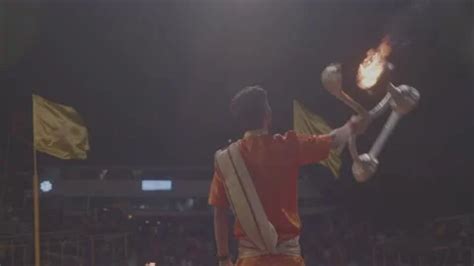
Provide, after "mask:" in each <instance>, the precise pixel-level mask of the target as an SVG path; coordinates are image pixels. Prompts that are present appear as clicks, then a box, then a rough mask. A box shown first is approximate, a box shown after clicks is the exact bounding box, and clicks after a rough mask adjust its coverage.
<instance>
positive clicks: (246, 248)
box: [209, 86, 366, 266]
mask: <svg viewBox="0 0 474 266" xmlns="http://www.w3.org/2000/svg"><path fill="white" fill-rule="evenodd" d="M231 111H232V114H233V115H234V116H235V118H237V119H238V120H239V122H240V123H241V125H242V127H243V129H244V131H245V134H244V136H243V138H242V139H241V140H239V141H237V142H235V143H233V144H231V145H230V146H229V147H228V148H226V149H224V150H220V151H218V152H217V153H216V168H215V173H214V177H213V180H212V184H211V188H210V195H209V204H210V205H212V206H214V231H215V238H216V243H217V256H218V260H219V265H220V266H230V265H233V264H232V262H231V260H230V258H229V248H228V232H229V217H228V216H227V210H228V209H229V208H231V209H232V210H233V212H234V215H235V216H236V223H235V226H234V235H235V237H236V238H237V239H238V240H239V258H238V261H237V264H236V265H237V266H254V265H255V266H266V265H268V266H270V265H271V266H280V265H281V266H293V265H294V266H302V265H304V261H303V258H302V257H301V256H300V247H299V241H298V237H299V234H300V230H301V221H300V217H299V212H298V192H297V185H298V182H297V181H298V172H299V168H300V167H301V166H303V165H306V164H312V163H316V162H319V161H321V160H324V159H326V157H327V156H328V155H329V152H330V150H331V149H334V148H340V147H343V146H344V145H345V143H346V141H347V139H348V138H349V136H350V135H351V134H352V133H360V132H361V131H363V130H364V126H365V125H366V123H365V122H366V121H364V120H363V119H361V118H359V117H353V118H352V119H351V120H350V121H349V122H348V123H346V124H345V125H344V126H342V127H340V128H338V129H335V130H334V131H332V132H331V133H330V134H328V135H322V136H315V135H298V134H296V133H295V132H293V131H288V132H286V134H284V135H270V134H269V133H268V130H269V127H270V124H271V108H270V105H269V103H268V100H267V93H266V91H265V90H264V89H262V88H260V87H258V86H252V87H247V88H244V89H243V90H241V91H240V92H239V93H237V95H236V96H235V97H234V98H233V99H232V103H231Z"/></svg>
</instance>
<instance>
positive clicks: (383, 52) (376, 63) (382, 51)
mask: <svg viewBox="0 0 474 266" xmlns="http://www.w3.org/2000/svg"><path fill="white" fill-rule="evenodd" d="M391 51H392V48H391V47H390V44H389V40H388V38H384V39H383V40H382V43H380V45H379V47H377V49H370V50H369V51H368V52H367V57H366V58H365V59H364V61H363V62H362V63H361V64H360V65H359V70H358V71H357V85H358V86H359V88H361V89H365V90H367V89H370V88H372V87H373V86H374V85H375V84H376V83H377V81H378V79H379V78H380V76H381V75H382V73H383V71H384V69H385V65H386V64H387V60H386V58H387V57H388V56H389V55H390V52H391Z"/></svg>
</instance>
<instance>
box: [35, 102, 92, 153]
mask: <svg viewBox="0 0 474 266" xmlns="http://www.w3.org/2000/svg"><path fill="white" fill-rule="evenodd" d="M33 134H34V136H33V138H34V145H35V148H36V150H38V151H41V152H44V153H47V154H49V155H52V156H55V157H57V158H60V159H65V160H67V159H86V158H87V151H88V150H89V148H90V147H89V138H88V132H87V128H86V126H85V124H84V122H83V121H82V118H81V116H80V115H79V114H78V113H77V112H76V110H74V108H72V107H70V106H66V105H61V104H58V103H54V102H51V101H48V100H46V99H44V98H42V97H40V96H38V95H33Z"/></svg>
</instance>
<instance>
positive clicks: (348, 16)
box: [0, 0, 474, 207]
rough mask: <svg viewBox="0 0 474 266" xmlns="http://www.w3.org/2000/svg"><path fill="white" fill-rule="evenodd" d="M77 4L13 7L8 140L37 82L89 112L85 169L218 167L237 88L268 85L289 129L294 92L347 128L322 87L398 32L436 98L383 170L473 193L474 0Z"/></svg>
mask: <svg viewBox="0 0 474 266" xmlns="http://www.w3.org/2000/svg"><path fill="white" fill-rule="evenodd" d="M67 2H68V3H59V1H58V2H53V3H51V2H50V3H47V2H46V1H34V3H33V2H31V3H26V4H21V5H19V4H7V5H3V6H2V10H3V11H2V18H3V20H2V25H3V27H2V32H1V34H2V36H3V37H2V38H1V39H0V42H2V46H1V47H2V54H3V55H2V56H0V60H1V63H2V65H1V70H2V71H1V72H0V82H1V89H0V91H1V94H2V95H1V100H2V103H1V105H2V107H1V108H2V110H1V111H2V117H1V118H2V123H1V131H2V132H1V136H2V139H5V138H6V137H5V135H6V125H7V117H10V116H11V114H12V113H14V112H17V111H24V112H28V111H27V110H28V97H27V96H28V95H29V94H30V93H31V90H32V89H33V90H34V92H36V93H39V94H40V95H42V96H44V97H47V98H49V99H51V100H54V101H58V102H61V103H64V104H67V105H72V106H74V107H75V108H76V109H77V110H78V111H79V112H80V113H81V114H82V115H83V117H84V119H85V120H86V122H87V125H88V127H89V130H90V135H91V145H92V152H91V153H90V159H89V160H88V161H86V162H83V164H91V165H100V164H127V165H156V166H167V165H210V164H211V163H212V156H213V152H214V150H215V149H217V148H219V147H221V146H223V145H225V143H226V142H227V140H228V139H229V138H235V137H237V136H238V132H237V129H236V127H235V125H234V124H233V123H232V122H231V120H230V116H229V114H228V101H229V99H230V97H231V96H232V94H233V93H234V92H235V91H237V90H238V89H240V88H241V87H243V86H245V85H251V84H260V85H262V86H263V87H265V88H266V89H267V90H268V91H269V93H270V100H271V102H272V105H273V109H274V116H275V117H274V129H275V131H279V132H281V131H284V130H286V129H289V128H291V125H292V119H291V117H292V113H291V111H292V100H293V99H298V100H300V101H302V102H303V103H304V104H306V105H307V106H308V107H310V108H311V109H312V110H314V111H315V112H316V113H318V114H320V115H321V116H323V117H325V118H326V119H327V120H328V121H329V123H330V124H331V125H332V126H337V125H338V124H340V123H342V122H343V121H344V120H345V119H347V118H348V117H349V115H350V114H351V113H350V110H348V109H347V108H346V107H345V106H344V105H342V104H341V103H339V102H338V101H336V100H335V99H333V98H332V96H330V95H328V94H327V93H326V92H325V91H323V90H322V89H321V84H320V72H321V71H322V69H323V68H324V67H325V66H326V65H327V64H329V63H331V62H333V61H341V62H343V63H344V64H345V65H346V66H349V67H348V68H350V66H354V65H356V64H357V63H358V62H360V61H361V59H362V58H363V57H364V56H365V52H366V50H367V49H369V48H371V47H375V46H377V44H378V42H379V41H380V39H381V38H382V37H384V35H386V34H389V35H391V37H392V40H393V44H394V51H393V54H392V56H391V58H390V60H391V61H392V62H393V63H395V65H396V67H397V69H396V73H395V75H394V76H395V77H394V82H395V83H396V84H399V83H406V84H410V85H413V86H415V87H417V88H418V89H419V90H420V92H421V94H422V99H421V103H420V106H419V108H418V109H417V110H416V111H415V112H414V113H413V114H411V115H410V116H409V117H407V118H405V120H403V121H402V122H401V123H400V124H399V127H398V128H397V130H396V132H395V134H394V135H393V136H392V138H391V139H390V141H389V143H388V146H387V147H386V149H385V150H384V152H383V154H382V156H381V161H382V162H383V163H382V165H381V169H380V173H379V176H383V175H386V176H390V177H392V178H391V179H390V181H387V182H388V183H387V184H390V185H393V186H395V187H397V186H399V187H403V186H404V185H403V184H406V182H412V183H414V184H417V185H418V186H415V188H416V189H417V190H418V191H420V190H421V191H422V190H423V189H424V187H425V188H426V187H430V188H431V191H432V192H433V195H435V192H436V191H437V189H440V188H442V187H445V186H446V184H449V185H450V186H452V187H451V188H452V189H453V190H456V189H461V190H462V189H464V192H465V195H468V194H470V192H469V188H466V187H471V188H472V184H473V181H472V170H473V163H474V161H473V159H472V148H473V147H474V145H472V136H473V135H474V120H473V118H472V114H473V111H474V110H473V104H472V101H473V100H474V97H473V96H474V95H473V94H474V92H473V89H474V86H473V82H472V81H473V80H472V71H473V56H474V55H473V46H474V37H473V36H474V31H473V27H472V25H473V23H472V22H473V11H472V8H473V6H472V2H471V1H468V0H467V1H447V0H445V1H429V0H423V1H408V0H399V1H395V0H391V1H388V0H387V1H375V0H370V1H327V0H324V1H283V0H280V1H266V0H257V1H242V0H225V1H199V3H198V1H182V0H178V1H112V0H110V1H85V0H84V1H67ZM348 83H349V85H351V82H348ZM352 85H353V84H352ZM352 87H354V86H352ZM356 96H358V99H360V100H361V101H362V102H364V103H366V104H373V103H375V102H376V101H377V100H378V99H379V98H377V97H376V96H369V95H365V94H361V93H357V94H356ZM377 130H378V129H376V128H374V129H372V130H371V131H370V132H369V133H368V136H372V137H373V136H374V135H375V134H377V133H378V132H377ZM470 138H471V139H470ZM4 143H5V141H2V145H3V146H2V147H4V145H5V144H4ZM16 145H17V146H16V147H23V146H21V145H20V144H16ZM23 148H24V147H23ZM2 150H4V149H3V148H2ZM2 156H4V155H3V154H2ZM15 160H21V156H17V157H16V158H15ZM346 165H349V162H347V163H346ZM387 179H388V178H387ZM413 180H415V181H413ZM466 182H467V183H466ZM469 182H470V183H469ZM467 184H469V186H467ZM400 191H401V190H396V189H394V192H393V193H399V192H400ZM440 193H443V192H441V190H440ZM422 194H423V193H422V192H421V193H419V194H418V193H413V195H414V197H416V195H418V196H419V197H421V196H422ZM461 194H462V193H461ZM449 195H455V194H449ZM463 195H464V194H463ZM454 204H456V203H454ZM471 207H472V201H471Z"/></svg>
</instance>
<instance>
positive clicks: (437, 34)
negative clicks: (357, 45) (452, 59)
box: [386, 0, 474, 64]
mask: <svg viewBox="0 0 474 266" xmlns="http://www.w3.org/2000/svg"><path fill="white" fill-rule="evenodd" d="M473 20H474V17H473V1H470V0H450V1H443V0H438V1H435V0H414V1H411V2H410V3H409V4H408V5H407V6H406V7H405V8H403V9H401V10H400V12H399V13H398V14H397V15H395V16H394V17H393V18H392V19H391V20H390V21H389V23H388V24H387V29H386V32H387V35H388V37H389V39H390V44H391V45H392V48H393V49H394V50H395V52H403V51H404V50H405V49H417V48H422V49H424V48H434V49H439V50H451V51H452V54H451V55H455V56H456V57H459V58H460V60H468V61H467V63H471V64H472V61H473V55H474V53H473V51H472V50H473V49H472V47H473V45H474V36H473V35H474V26H473V25H474V24H473V23H472V21H473Z"/></svg>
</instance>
